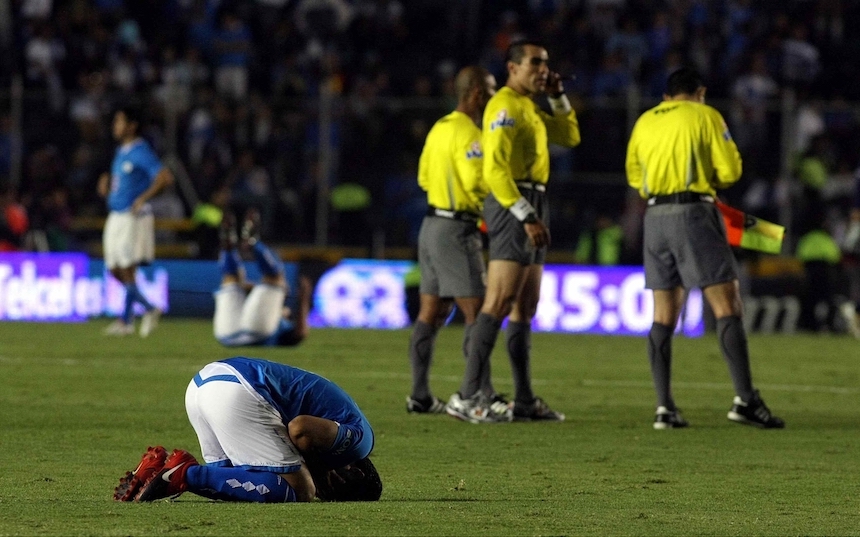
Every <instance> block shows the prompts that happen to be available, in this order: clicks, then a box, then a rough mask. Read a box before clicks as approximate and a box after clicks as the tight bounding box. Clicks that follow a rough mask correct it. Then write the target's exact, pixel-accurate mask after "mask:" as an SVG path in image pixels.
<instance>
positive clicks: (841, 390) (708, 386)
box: [319, 371, 860, 395]
mask: <svg viewBox="0 0 860 537" xmlns="http://www.w3.org/2000/svg"><path fill="white" fill-rule="evenodd" d="M319 374H321V375H323V376H325V374H324V373H322V372H319ZM353 375H354V376H356V377H361V378H378V379H400V380H410V379H412V376H411V375H409V374H407V373H397V372H390V371H359V372H356V373H354V374H353ZM430 378H431V379H434V380H440V381H443V382H460V381H461V380H463V379H462V378H461V377H456V376H453V375H430ZM493 384H504V385H511V384H513V382H512V381H511V379H507V378H497V377H493ZM532 384H534V385H539V386H549V385H568V386H570V385H574V386H576V385H579V386H586V387H589V388H592V387H610V388H644V389H651V388H652V384H651V383H650V382H647V381H638V380H592V379H581V380H578V381H577V380H560V379H553V380H548V379H532ZM672 386H673V387H676V388H684V389H691V390H731V389H733V388H732V385H731V384H730V383H728V382H726V383H720V382H677V381H675V382H672ZM759 386H760V387H761V388H762V389H765V390H768V391H780V392H802V393H835V394H840V395H849V394H856V393H860V387H843V386H810V385H803V384H761V385H759Z"/></svg>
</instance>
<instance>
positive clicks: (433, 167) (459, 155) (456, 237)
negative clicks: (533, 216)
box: [406, 66, 496, 414]
mask: <svg viewBox="0 0 860 537" xmlns="http://www.w3.org/2000/svg"><path fill="white" fill-rule="evenodd" d="M454 85H455V88H456V92H457V101H458V104H457V108H456V109H455V110H454V111H453V112H451V113H450V114H448V115H446V116H445V117H443V118H442V119H440V120H439V121H437V122H436V123H435V124H434V125H433V128H432V129H430V132H429V133H428V135H427V140H426V141H425V143H424V149H423V151H422V152H421V158H420V160H419V162H418V185H419V186H420V187H421V188H422V189H423V190H425V191H426V192H427V202H428V208H427V216H426V217H425V218H424V221H423V222H422V223H421V231H420V232H419V234H418V264H419V267H420V268H421V287H420V293H421V305H420V310H419V312H418V318H417V319H416V321H415V325H414V327H413V330H412V337H411V339H410V340H409V361H410V364H411V366H412V393H411V395H410V396H409V397H407V398H406V410H407V412H410V413H421V414H425V413H430V414H436V413H442V412H445V403H443V402H442V401H441V400H440V399H438V398H437V397H435V396H433V395H432V393H431V391H430V386H429V382H428V373H429V370H430V363H431V361H432V359H433V347H434V344H435V341H436V334H437V333H438V331H439V328H440V327H441V326H442V325H443V324H444V322H445V320H446V318H447V317H448V315H449V314H450V312H451V307H452V306H453V302H454V301H456V303H457V306H458V307H459V308H460V310H461V311H462V312H463V316H464V318H465V323H466V324H465V327H464V332H463V349H464V353H465V349H466V348H468V342H469V336H470V334H471V332H472V327H473V326H474V323H475V316H476V315H477V314H478V309H479V308H480V307H481V303H482V301H483V298H484V290H485V287H484V286H485V280H486V269H485V267H484V258H483V255H482V252H481V248H482V242H481V236H480V232H479V231H478V220H479V218H480V215H481V209H482V208H483V206H484V198H485V197H486V196H487V192H488V189H487V185H486V184H485V183H484V181H483V179H482V175H481V168H482V163H483V151H482V149H481V129H480V128H479V127H478V125H479V124H480V121H481V114H483V112H484V108H485V107H486V106H487V102H488V101H489V100H490V97H492V96H493V94H494V93H495V91H496V79H495V77H493V75H491V74H490V73H489V71H487V70H486V69H484V68H482V67H478V66H469V67H465V68H463V69H462V70H460V72H459V73H458V74H457V77H456V79H455V82H454ZM482 385H483V387H484V389H485V393H487V395H488V396H489V397H490V398H491V397H492V396H493V394H494V390H493V388H492V385H491V384H490V380H489V372H487V374H486V375H485V376H484V377H483V384H482Z"/></svg>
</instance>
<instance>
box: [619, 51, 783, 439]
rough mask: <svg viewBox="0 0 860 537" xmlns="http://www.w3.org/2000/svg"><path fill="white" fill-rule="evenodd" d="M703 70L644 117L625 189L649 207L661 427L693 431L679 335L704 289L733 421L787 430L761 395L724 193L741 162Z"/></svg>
mask: <svg viewBox="0 0 860 537" xmlns="http://www.w3.org/2000/svg"><path fill="white" fill-rule="evenodd" d="M705 91H706V88H705V86H704V84H703V83H702V79H701V77H700V76H699V75H698V73H697V72H696V71H694V70H693V69H690V68H686V67H683V68H681V69H678V70H677V71H675V72H673V73H672V74H671V75H670V76H669V79H668V82H667V89H666V95H664V101H663V102H662V103H660V104H659V105H657V106H656V107H654V108H652V109H650V110H648V111H646V112H645V113H644V114H642V116H640V117H639V119H638V120H637V122H636V124H635V126H634V127H633V132H632V134H631V136H630V143H629V145H628V147H627V160H626V171H627V182H628V183H629V184H630V186H631V187H633V188H634V189H636V190H638V191H639V194H640V195H641V196H642V197H643V198H646V199H647V200H648V209H647V210H646V212H645V220H644V230H645V236H644V245H643V248H644V264H645V287H646V288H648V289H652V290H653V293H654V323H653V324H652V326H651V331H650V333H649V335H648V357H649V359H650V361H651V374H652V376H653V379H654V388H655V390H656V392H657V411H656V414H655V417H654V428H655V429H670V428H679V427H686V426H687V422H686V420H684V418H683V417H682V416H681V413H680V412H679V410H678V408H677V406H675V400H674V398H673V397H672V390H671V365H672V335H673V333H674V329H675V326H676V324H677V322H678V316H679V314H680V312H681V308H682V307H683V305H684V301H685V296H686V292H685V290H686V289H690V288H692V287H699V288H701V289H702V291H703V293H704V295H705V299H707V301H708V304H710V306H711V309H712V310H713V312H714V315H715V317H716V320H717V337H718V338H719V342H720V349H721V351H722V354H723V357H724V358H725V360H726V362H727V363H728V366H729V373H730V374H731V377H732V382H733V384H734V389H735V394H736V395H735V398H734V401H733V406H732V409H731V410H730V411H729V413H728V418H729V419H730V420H732V421H735V422H738V423H744V424H749V425H755V426H758V427H761V428H782V427H784V426H785V423H784V422H783V421H782V420H781V419H779V418H777V417H775V416H773V415H772V414H771V413H770V410H769V409H768V407H767V406H766V405H765V403H764V401H762V399H761V397H760V396H759V392H758V390H756V389H755V388H754V387H753V383H752V375H751V373H750V365H749V352H748V348H747V337H746V332H745V330H744V326H743V323H742V321H741V315H742V312H743V306H742V304H741V296H740V291H739V285H738V275H737V274H738V269H737V262H736V261H735V257H734V254H733V253H732V250H731V248H730V247H729V245H728V241H727V240H726V231H725V227H724V224H723V220H722V216H721V215H720V212H719V210H718V209H717V207H716V206H715V205H714V201H715V198H716V191H717V189H720V188H726V187H729V186H731V185H733V184H734V183H736V182H737V181H738V179H740V177H741V169H742V168H741V156H740V154H739V153H738V148H737V146H736V145H735V142H734V140H732V137H731V135H730V133H729V129H728V127H727V126H726V122H725V121H724V120H723V117H722V116H721V115H720V113H719V112H718V111H717V110H715V109H714V108H711V107H710V106H708V105H706V104H705Z"/></svg>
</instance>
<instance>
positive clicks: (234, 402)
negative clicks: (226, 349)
mask: <svg viewBox="0 0 860 537" xmlns="http://www.w3.org/2000/svg"><path fill="white" fill-rule="evenodd" d="M185 409H186V411H187V412H188V419H189V420H190V421H191V425H192V426H193V427H194V431H195V432H196V433H197V438H198V440H199V441H200V450H201V452H202V454H203V460H204V462H205V464H198V462H197V460H196V459H195V458H194V456H193V455H191V453H189V452H187V451H185V450H180V449H177V450H175V451H173V453H171V454H170V455H168V454H167V450H166V449H164V448H163V447H161V446H157V447H150V448H149V449H148V450H147V451H146V453H144V455H143V457H142V459H141V461H140V464H139V465H138V467H137V469H136V470H134V471H133V472H128V473H126V475H125V476H124V477H123V478H122V479H120V483H119V486H117V488H116V489H115V490H114V499H115V500H118V501H136V502H148V501H153V500H158V499H161V498H168V497H176V496H178V495H180V494H182V493H183V492H186V491H189V492H193V493H195V494H198V495H200V496H204V497H206V498H210V499H213V500H224V501H236V502H260V503H284V502H308V501H312V500H313V498H314V497H317V498H319V499H321V500H323V501H376V500H378V499H379V497H380V495H381V494H382V481H381V480H380V478H379V474H377V472H376V468H375V467H374V466H373V463H372V462H371V461H370V459H369V458H368V455H369V454H370V452H371V450H372V449H373V443H374V436H373V429H371V427H370V423H368V421H367V418H365V416H364V414H363V413H362V412H361V410H360V409H359V408H358V405H357V404H356V403H355V401H353V400H352V398H351V397H350V396H349V395H348V394H347V393H346V392H345V391H344V390H343V389H341V388H340V387H339V386H337V385H336V384H335V383H333V382H331V381H329V380H327V379H325V378H323V377H321V376H319V375H316V374H314V373H310V372H308V371H304V370H302V369H298V368H295V367H291V366H288V365H284V364H278V363H275V362H269V361H266V360H259V359H255V358H245V357H234V358H228V359H226V360H222V361H218V362H213V363H210V364H208V365H206V366H205V367H204V368H203V369H202V370H201V371H200V372H199V373H197V375H195V376H194V379H193V380H192V381H191V382H190V383H189V384H188V389H187V391H186V392H185Z"/></svg>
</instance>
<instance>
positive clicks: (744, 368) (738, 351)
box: [717, 315, 755, 401]
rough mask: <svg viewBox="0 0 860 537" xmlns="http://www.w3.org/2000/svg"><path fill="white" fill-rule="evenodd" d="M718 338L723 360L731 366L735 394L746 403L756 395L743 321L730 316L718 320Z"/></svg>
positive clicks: (730, 372)
mask: <svg viewBox="0 0 860 537" xmlns="http://www.w3.org/2000/svg"><path fill="white" fill-rule="evenodd" d="M717 337H718V338H719V340H720V350H722V351H723V358H725V359H726V362H727V363H728V364H729V374H730V375H731V376H732V384H734V385H735V393H736V394H737V395H738V396H739V397H740V398H741V399H743V400H744V401H750V400H751V399H752V398H753V396H754V395H755V391H754V389H753V386H752V373H751V372H750V355H749V349H748V347H747V333H746V331H745V330H744V325H743V321H741V318H740V317H738V316H737V315H729V316H728V317H721V318H719V319H717Z"/></svg>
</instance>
